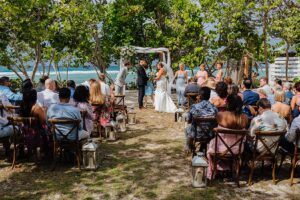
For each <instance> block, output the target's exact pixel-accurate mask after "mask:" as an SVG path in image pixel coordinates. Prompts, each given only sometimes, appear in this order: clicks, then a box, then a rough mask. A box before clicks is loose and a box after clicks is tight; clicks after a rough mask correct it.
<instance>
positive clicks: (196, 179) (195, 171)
mask: <svg viewBox="0 0 300 200" xmlns="http://www.w3.org/2000/svg"><path fill="white" fill-rule="evenodd" d="M207 167H208V163H207V160H206V158H205V156H204V153H202V152H198V153H197V155H196V156H194V157H193V159H192V176H193V178H192V186H193V187H195V188H199V187H206V186H207V178H206V171H207Z"/></svg>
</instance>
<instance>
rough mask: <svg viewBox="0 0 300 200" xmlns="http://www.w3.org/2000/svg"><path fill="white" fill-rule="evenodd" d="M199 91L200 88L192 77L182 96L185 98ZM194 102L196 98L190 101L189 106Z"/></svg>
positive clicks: (195, 78)
mask: <svg viewBox="0 0 300 200" xmlns="http://www.w3.org/2000/svg"><path fill="white" fill-rule="evenodd" d="M199 89H200V86H199V85H198V84H197V77H194V76H193V77H191V78H190V79H189V83H188V85H187V86H186V87H185V89H184V93H183V96H185V97H187V94H188V93H199ZM186 100H187V99H186ZM195 101H196V98H194V99H192V102H190V104H191V105H192V104H194V102H195ZM186 103H187V102H186Z"/></svg>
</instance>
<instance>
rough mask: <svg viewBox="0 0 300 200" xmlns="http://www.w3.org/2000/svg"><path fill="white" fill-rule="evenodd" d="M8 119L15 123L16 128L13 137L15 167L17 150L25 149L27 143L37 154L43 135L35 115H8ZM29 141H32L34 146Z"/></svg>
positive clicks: (13, 163)
mask: <svg viewBox="0 0 300 200" xmlns="http://www.w3.org/2000/svg"><path fill="white" fill-rule="evenodd" d="M8 120H9V122H10V123H11V124H12V125H13V130H14V133H13V135H12V137H11V141H12V143H13V146H14V150H13V161H12V169H13V168H14V167H15V165H16V155H17V151H18V150H19V151H20V150H24V147H25V146H26V145H27V149H28V150H34V153H36V156H37V148H38V147H41V135H40V133H39V130H38V127H37V119H36V118H34V117H8ZM32 134H34V135H32ZM28 140H31V141H28ZM29 143H31V144H32V146H31V145H30V144H29Z"/></svg>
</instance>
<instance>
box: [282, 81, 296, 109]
mask: <svg viewBox="0 0 300 200" xmlns="http://www.w3.org/2000/svg"><path fill="white" fill-rule="evenodd" d="M283 90H284V91H285V102H284V103H285V104H287V105H291V101H292V98H293V96H294V93H293V92H292V84H291V83H288V82H286V83H284V85H283Z"/></svg>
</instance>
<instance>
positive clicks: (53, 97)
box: [37, 89, 59, 108]
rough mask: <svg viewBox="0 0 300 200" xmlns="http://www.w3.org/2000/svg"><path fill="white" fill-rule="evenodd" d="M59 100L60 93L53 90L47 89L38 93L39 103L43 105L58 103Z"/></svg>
mask: <svg viewBox="0 0 300 200" xmlns="http://www.w3.org/2000/svg"><path fill="white" fill-rule="evenodd" d="M58 102H59V97H58V94H57V93H55V92H53V91H52V90H49V89H45V90H43V91H42V92H38V93H37V104H38V105H39V106H41V107H47V108H48V107H49V106H50V105H51V104H57V103H58Z"/></svg>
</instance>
